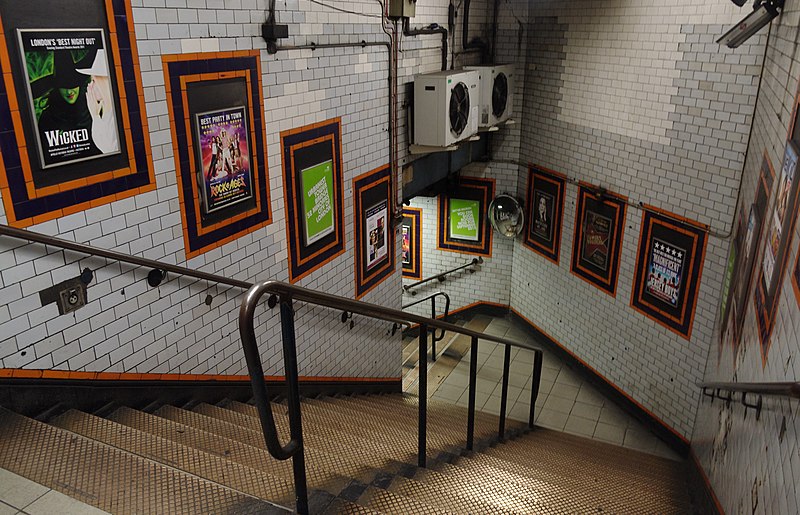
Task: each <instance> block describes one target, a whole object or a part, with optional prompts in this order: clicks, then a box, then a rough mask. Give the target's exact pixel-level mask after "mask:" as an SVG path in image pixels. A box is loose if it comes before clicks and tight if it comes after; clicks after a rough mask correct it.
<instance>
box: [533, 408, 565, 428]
mask: <svg viewBox="0 0 800 515" xmlns="http://www.w3.org/2000/svg"><path fill="white" fill-rule="evenodd" d="M567 418H569V415H567V414H566V413H560V412H558V411H553V410H549V409H547V408H544V409H542V410H540V411H539V414H538V415H537V416H536V424H537V425H540V426H542V427H546V428H549V429H556V430H558V431H562V430H563V429H564V426H565V425H566V424H567Z"/></svg>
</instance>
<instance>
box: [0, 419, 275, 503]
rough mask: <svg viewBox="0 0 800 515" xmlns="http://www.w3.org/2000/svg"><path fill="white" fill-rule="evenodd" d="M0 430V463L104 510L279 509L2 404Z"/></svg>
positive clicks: (8, 468) (17, 472)
mask: <svg viewBox="0 0 800 515" xmlns="http://www.w3.org/2000/svg"><path fill="white" fill-rule="evenodd" d="M0 434H2V435H3V437H2V438H0V466H2V467H3V468H5V469H7V470H10V471H12V472H14V473H16V474H19V475H21V476H23V477H26V478H28V479H31V480H33V481H35V482H37V483H39V484H42V485H44V486H47V487H49V488H52V489H54V490H57V491H60V492H62V493H64V494H66V495H69V496H71V497H74V498H76V499H78V500H81V501H83V502H85V503H87V504H91V505H93V506H96V507H98V508H100V509H102V510H105V511H108V512H112V513H136V512H139V513H141V512H146V513H176V512H178V513H193V512H200V511H206V512H217V513H269V512H278V511H280V510H279V509H278V508H277V507H275V506H274V505H271V504H270V503H267V502H265V501H262V500H259V499H256V498H254V497H251V496H248V495H244V494H242V493H239V492H236V491H234V490H231V489H229V488H226V487H223V486H221V485H216V484H214V483H211V482H209V481H206V480H204V479H201V478H198V477H196V476H194V475H191V474H186V473H184V472H181V471H179V470H176V469H174V468H171V467H166V466H164V465H161V464H158V463H155V462H153V461H150V460H147V459H144V458H141V457H139V456H135V455H133V454H130V453H127V452H124V451H122V450H119V449H116V448H114V447H111V446H108V445H104V444H102V443H99V442H96V441H93V440H90V439H88V438H84V437H82V436H78V435H76V434H74V433H71V432H69V431H65V430H63V429H60V428H57V427H54V426H51V425H49V424H45V423H42V422H38V421H35V420H33V419H30V418H27V417H23V416H21V415H17V414H15V413H12V412H10V411H8V410H5V409H3V408H0ZM31 449H36V452H31Z"/></svg>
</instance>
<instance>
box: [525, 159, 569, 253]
mask: <svg viewBox="0 0 800 515" xmlns="http://www.w3.org/2000/svg"><path fill="white" fill-rule="evenodd" d="M565 189H566V179H565V177H564V176H563V175H561V174H558V173H556V172H553V171H551V170H547V169H545V168H541V167H538V166H531V167H529V168H528V197H527V199H528V200H527V211H526V214H527V221H528V223H527V230H526V231H525V237H524V239H523V240H522V243H523V245H525V246H526V247H528V248H529V249H531V250H532V251H534V252H536V253H537V254H541V255H542V256H544V257H545V258H547V259H548V260H550V261H552V262H553V263H555V264H558V261H559V257H560V251H561V219H562V216H563V213H564V191H565Z"/></svg>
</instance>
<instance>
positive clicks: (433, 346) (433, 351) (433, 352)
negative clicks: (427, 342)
mask: <svg viewBox="0 0 800 515" xmlns="http://www.w3.org/2000/svg"><path fill="white" fill-rule="evenodd" d="M431 318H432V319H433V320H436V296H433V297H431ZM431 361H436V329H434V330H433V334H431Z"/></svg>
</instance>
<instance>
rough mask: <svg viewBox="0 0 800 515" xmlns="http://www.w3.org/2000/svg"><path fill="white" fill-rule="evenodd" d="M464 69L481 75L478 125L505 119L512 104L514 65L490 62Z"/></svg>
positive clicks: (487, 125) (493, 124)
mask: <svg viewBox="0 0 800 515" xmlns="http://www.w3.org/2000/svg"><path fill="white" fill-rule="evenodd" d="M464 69H465V70H475V71H477V72H478V73H479V74H480V76H481V79H480V82H481V87H480V90H481V115H480V121H479V123H480V127H481V128H482V129H485V128H489V127H494V126H495V125H498V124H501V123H503V122H505V121H507V120H508V119H509V118H510V117H511V114H512V111H513V106H514V66H513V65H511V64H490V65H481V66H465V67H464Z"/></svg>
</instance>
